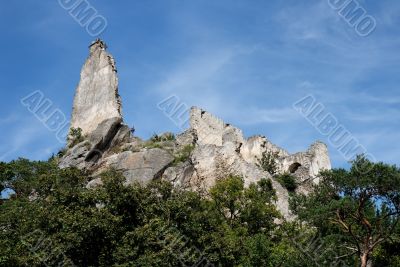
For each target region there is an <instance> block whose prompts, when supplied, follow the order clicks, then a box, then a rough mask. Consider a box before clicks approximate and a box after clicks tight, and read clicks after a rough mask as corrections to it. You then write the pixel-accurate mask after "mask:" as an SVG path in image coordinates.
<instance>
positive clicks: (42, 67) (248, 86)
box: [0, 0, 400, 167]
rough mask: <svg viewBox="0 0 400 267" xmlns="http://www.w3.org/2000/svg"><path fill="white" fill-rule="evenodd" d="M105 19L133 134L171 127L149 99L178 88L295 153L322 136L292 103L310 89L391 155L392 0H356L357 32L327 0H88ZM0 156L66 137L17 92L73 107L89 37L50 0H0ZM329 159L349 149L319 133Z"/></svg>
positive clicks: (395, 26)
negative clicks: (362, 23) (360, 15)
mask: <svg viewBox="0 0 400 267" xmlns="http://www.w3.org/2000/svg"><path fill="white" fill-rule="evenodd" d="M89 2H90V3H91V4H92V5H93V6H94V7H95V8H96V9H97V11H98V12H99V14H101V15H103V16H104V17H105V18H106V19H107V21H108V26H107V28H106V30H105V32H104V33H103V34H101V38H102V39H104V40H105V41H106V42H107V44H108V46H109V51H110V52H111V53H112V54H113V55H114V57H115V59H116V62H117V68H118V74H119V81H120V94H121V96H122V101H123V113H124V118H125V121H126V122H127V123H128V124H129V125H132V124H134V125H135V128H136V130H137V135H139V136H141V137H149V136H150V135H152V134H153V133H155V132H157V133H160V132H165V131H172V132H179V131H180V129H179V128H178V127H177V126H176V125H175V124H174V123H173V122H172V121H171V120H169V119H168V118H167V117H166V116H165V115H164V114H163V112H162V111H160V110H159V109H158V108H157V103H158V102H160V101H162V100H163V99H165V98H166V97H168V96H170V95H172V94H175V95H176V96H178V97H179V98H180V99H181V101H182V102H183V103H186V104H187V105H188V106H192V105H195V106H199V107H202V108H204V109H206V110H208V111H210V112H212V113H214V114H216V115H217V116H219V117H221V118H223V119H224V120H225V121H226V122H230V123H232V124H233V125H236V126H238V127H240V128H242V129H243V131H244V133H245V135H246V136H251V135H254V134H262V135H265V136H267V138H268V139H270V140H271V141H272V142H274V143H275V144H277V145H279V146H281V147H283V148H285V149H287V150H288V151H290V152H296V151H301V150H305V149H307V147H308V146H309V145H310V144H311V143H312V142H313V141H314V140H321V141H324V142H326V143H328V140H327V137H326V136H323V135H321V134H320V133H319V132H318V131H317V130H316V129H315V127H314V126H313V125H311V124H310V123H309V122H308V121H307V120H306V119H305V118H303V117H302V116H301V115H300V114H299V113H298V112H297V111H295V110H294V109H293V107H292V105H293V103H294V102H296V101H297V100H299V99H301V98H302V97H304V96H306V95H308V94H311V95H313V96H314V97H315V98H316V99H317V101H318V102H320V103H322V104H323V105H324V106H325V108H326V110H327V112H331V113H332V114H333V115H334V116H335V117H336V118H337V119H338V121H339V122H340V123H341V124H343V125H344V126H345V127H346V128H347V129H348V130H349V131H350V132H351V134H352V135H353V136H354V137H355V138H357V140H359V142H360V143H361V144H362V145H363V146H365V147H366V149H367V150H368V152H370V153H371V154H373V155H374V156H375V158H376V159H377V160H379V161H385V162H389V163H393V164H398V165H400V159H399V154H400V152H399V151H400V142H399V137H400V134H399V132H400V120H399V118H400V88H399V84H400V75H399V71H400V54H399V48H400V29H399V26H400V2H399V1H398V0H385V1H373V0H369V1H360V0H359V1H358V3H360V5H361V6H362V7H363V8H365V10H366V11H367V13H368V14H369V15H371V16H372V17H373V18H375V19H376V22H377V25H376V29H375V31H374V32H372V33H371V34H370V35H369V36H367V37H360V36H359V35H358V34H357V33H356V31H355V30H354V28H352V27H350V26H349V25H348V24H347V23H346V21H345V20H344V19H343V18H342V17H340V16H339V15H338V14H337V11H335V10H333V9H332V8H331V7H330V5H329V3H328V0H307V1H305V0H303V1H300V0H286V1H278V0H276V1H271V0H269V1H264V0H262V1H261V0H260V1H256V0H254V1H244V0H219V1H215V0H212V1H211V0H209V1H177V0H159V1H156V0H151V1H147V0H146V1H144V0H135V1H128V0H126V1H112V2H111V1H108V0H107V1H106V0H104V1H103V0H98V1H95V0H91V1H89ZM0 22H1V23H0V32H1V42H0V47H1V51H2V60H1V63H0V68H1V73H2V75H1V76H0V88H1V95H2V97H1V98H0V101H1V105H0V138H1V140H2V142H1V146H0V160H2V161H9V160H12V159H16V158H18V157H26V158H29V159H35V160H43V159H47V158H48V157H49V156H50V155H51V154H52V153H56V152H57V151H58V150H59V149H60V148H61V147H62V146H63V145H62V144H61V143H59V142H58V140H57V139H56V137H55V134H54V133H53V132H50V131H49V130H48V129H47V128H46V127H45V126H44V125H43V124H42V123H41V122H40V121H38V120H37V119H36V118H35V117H34V115H32V114H31V113H30V112H29V111H28V110H27V109H26V107H24V106H22V105H21V103H20V100H21V98H23V97H24V96H26V95H28V94H29V93H31V92H33V91H35V90H41V91H42V92H43V94H44V95H45V97H46V98H48V99H50V100H51V101H52V102H53V107H54V108H59V109H60V110H62V111H63V112H64V113H65V114H66V116H67V117H69V116H70V114H71V108H72V101H73V95H74V90H75V87H76V86H77V83H78V81H79V73H80V68H81V66H82V64H83V63H84V61H85V59H86V57H87V55H88V49H87V47H88V45H89V44H90V42H91V41H92V40H93V39H94V37H92V36H90V35H89V34H88V33H87V32H86V30H85V28H83V27H81V26H80V25H79V24H78V23H77V22H76V21H75V20H74V19H73V18H72V17H71V16H70V14H69V13H68V12H67V11H66V10H64V9H63V8H62V7H61V6H60V5H59V3H58V1H56V0H41V1H36V0H23V1H22V0H13V1H1V3H0ZM328 146H329V150H330V155H331V158H332V163H333V166H334V167H342V166H347V165H346V159H345V158H344V157H343V156H342V155H341V154H340V153H339V152H338V151H337V149H335V148H334V147H333V146H332V145H330V144H329V143H328Z"/></svg>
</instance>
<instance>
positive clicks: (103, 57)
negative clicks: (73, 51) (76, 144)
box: [71, 40, 122, 134]
mask: <svg viewBox="0 0 400 267" xmlns="http://www.w3.org/2000/svg"><path fill="white" fill-rule="evenodd" d="M89 48H90V54H89V57H88V58H87V60H86V62H85V64H84V65H83V67H82V70H81V79H80V81H79V84H78V87H77V88H76V92H75V98H74V104H73V110H72V118H71V127H73V128H81V129H82V133H83V134H90V133H91V132H93V131H94V130H95V129H96V128H97V126H98V125H99V124H100V123H101V122H103V121H104V120H107V119H110V118H115V117H117V118H121V119H122V115H121V100H120V97H119V94H118V78H117V70H116V67H115V61H114V59H113V57H112V56H111V55H110V54H109V53H108V52H107V51H106V45H105V43H104V42H102V41H101V40H96V41H95V42H94V43H93V44H92V45H91V46H90V47H89Z"/></svg>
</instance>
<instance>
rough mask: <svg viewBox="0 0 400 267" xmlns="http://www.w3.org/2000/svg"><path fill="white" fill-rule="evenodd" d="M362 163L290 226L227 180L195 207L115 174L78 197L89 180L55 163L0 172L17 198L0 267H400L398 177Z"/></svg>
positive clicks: (329, 185) (339, 175)
mask: <svg viewBox="0 0 400 267" xmlns="http://www.w3.org/2000/svg"><path fill="white" fill-rule="evenodd" d="M361 163H362V164H361ZM361 163H360V162H359V163H358V164H359V166H358V165H356V164H357V163H355V164H353V168H352V169H351V170H349V171H345V170H333V171H329V172H325V173H324V174H323V175H322V177H321V183H320V185H318V186H317V187H316V191H315V192H314V193H312V194H311V195H310V196H308V197H305V196H297V197H294V201H293V203H292V204H293V207H294V209H295V210H296V212H297V214H298V218H299V220H295V221H293V222H286V221H285V220H284V219H283V218H282V216H281V215H280V214H279V212H278V211H277V209H276V206H275V204H276V201H277V196H276V192H275V190H274V189H273V186H272V183H271V181H270V180H268V179H262V180H260V181H258V182H257V183H252V184H250V185H248V186H245V185H244V181H243V179H242V178H241V177H236V176H229V175H227V178H226V179H221V180H219V181H217V182H216V184H215V186H214V187H213V188H212V189H211V190H210V191H209V195H208V196H206V197H204V196H202V195H200V194H199V193H197V192H193V191H185V190H181V189H178V188H175V187H173V186H172V185H171V184H170V183H168V182H165V181H154V182H152V183H150V184H148V185H142V184H138V183H137V184H132V185H129V186H126V185H125V184H124V182H125V179H124V177H123V176H122V175H121V174H119V173H118V172H116V171H113V170H110V171H108V172H106V173H104V174H103V175H102V177H101V178H102V181H103V185H102V186H99V187H97V188H95V189H87V188H86V185H87V182H88V181H89V179H91V178H90V177H89V175H88V174H87V173H85V172H82V171H80V170H78V169H75V168H68V169H62V170H61V169H59V168H58V167H57V166H56V163H55V161H54V160H50V161H48V162H35V161H33V162H32V161H28V160H25V159H19V160H16V161H12V162H10V163H1V164H0V179H1V184H3V185H6V186H7V187H8V188H12V189H13V190H14V191H15V192H16V194H15V195H14V196H13V197H12V198H11V199H10V200H8V201H5V202H4V203H0V266H26V265H30V266H192V265H194V264H197V263H199V262H200V261H202V264H200V265H199V266H206V264H207V263H208V264H209V266H212V265H214V266H271V267H272V266H273V267H275V266H282V267H286V266H288V267H289V266H290V267H296V266H298V267H300V266H301V267H303V266H304V267H305V266H307V267H308V266H356V265H357V264H358V265H360V260H361V256H362V255H363V253H365V251H367V250H368V251H369V252H368V257H369V258H370V259H372V260H373V262H374V266H382V267H383V266H385V267H387V266H399V265H398V264H399V250H398V246H399V243H400V241H399V234H400V226H399V224H397V220H398V214H397V211H398V204H399V202H398V201H399V195H398V194H399V190H398V186H399V184H400V183H399V180H398V179H399V170H398V169H397V168H396V167H394V166H388V165H385V164H381V163H378V164H374V163H369V162H361ZM361 167H365V168H367V167H368V169H370V170H371V171H370V172H368V173H364V174H361V173H362V172H360V170H362V168H361ZM277 221H279V223H277ZM345 225H346V226H347V227H348V229H350V228H351V232H350V231H347V230H346V226H345ZM367 237H368V238H369V241H368V244H367V246H364V245H365V244H366V243H363V242H359V241H363V240H364V241H365V240H367ZM375 243H376V244H375ZM373 244H375V245H374V246H372V245H373ZM358 247H359V248H360V250H359V251H358V250H357V249H358ZM353 254H354V255H353ZM211 264H212V265H211Z"/></svg>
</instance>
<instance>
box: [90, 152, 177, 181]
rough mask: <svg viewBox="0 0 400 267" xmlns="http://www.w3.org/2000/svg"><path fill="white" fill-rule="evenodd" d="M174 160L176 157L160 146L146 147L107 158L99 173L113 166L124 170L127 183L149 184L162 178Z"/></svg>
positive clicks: (118, 169)
mask: <svg viewBox="0 0 400 267" xmlns="http://www.w3.org/2000/svg"><path fill="white" fill-rule="evenodd" d="M173 160H174V157H173V156H172V155H171V154H170V153H168V152H167V151H165V150H163V149H160V148H152V149H144V150H142V151H139V152H132V151H124V152H121V153H119V154H115V155H112V156H109V157H107V158H105V159H104V160H103V163H102V165H103V166H102V168H101V169H100V170H97V173H98V174H100V173H101V172H102V171H105V170H106V169H107V168H113V169H115V170H117V171H121V172H122V174H123V175H124V176H125V177H126V183H127V184H131V183H133V182H135V181H138V182H141V183H143V184H147V183H149V182H150V181H152V180H154V179H159V178H161V177H162V174H163V173H164V171H165V170H166V169H167V168H168V167H169V165H170V164H171V163H172V161H173Z"/></svg>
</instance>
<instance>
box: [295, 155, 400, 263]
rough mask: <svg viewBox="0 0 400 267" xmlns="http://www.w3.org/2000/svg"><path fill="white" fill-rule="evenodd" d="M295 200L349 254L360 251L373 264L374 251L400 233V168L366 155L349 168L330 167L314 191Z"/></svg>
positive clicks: (362, 260) (303, 213) (302, 214)
mask: <svg viewBox="0 0 400 267" xmlns="http://www.w3.org/2000/svg"><path fill="white" fill-rule="evenodd" d="M293 204H294V205H293V207H295V209H296V210H297V213H298V215H299V217H300V219H302V220H305V221H308V222H310V223H312V225H314V226H316V227H317V228H318V229H319V230H320V231H321V232H322V233H323V234H324V235H325V236H326V237H328V238H332V239H333V240H334V242H337V244H338V245H339V244H340V247H342V248H343V255H342V256H343V257H344V258H345V256H351V255H355V256H357V257H358V258H359V261H360V263H361V266H367V264H368V261H370V260H372V261H373V256H374V252H376V251H377V249H378V248H382V247H383V246H385V245H386V246H390V245H389V244H390V243H391V242H392V240H393V239H394V238H395V237H396V229H397V228H396V227H398V222H399V220H400V170H399V169H398V168H397V167H396V166H391V165H387V164H383V163H372V162H370V161H368V160H367V159H365V158H364V157H362V156H360V157H358V158H357V159H356V160H355V161H354V162H353V165H352V167H351V169H350V170H349V171H347V170H344V169H337V170H333V171H328V172H324V173H323V174H322V175H321V180H320V184H319V185H318V186H316V188H315V189H314V191H313V193H312V194H311V195H309V196H307V197H305V196H299V197H297V199H296V200H295V201H294V203H293Z"/></svg>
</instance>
